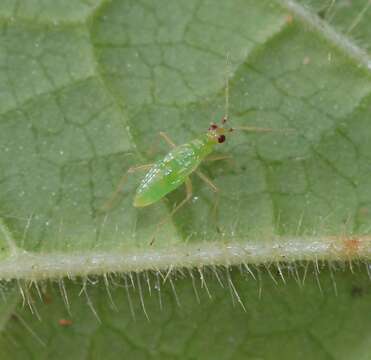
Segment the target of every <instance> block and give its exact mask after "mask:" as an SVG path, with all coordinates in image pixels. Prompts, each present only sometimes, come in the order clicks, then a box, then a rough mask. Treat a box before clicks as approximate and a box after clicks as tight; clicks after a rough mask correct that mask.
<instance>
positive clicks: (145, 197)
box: [133, 136, 214, 207]
mask: <svg viewBox="0 0 371 360" xmlns="http://www.w3.org/2000/svg"><path fill="white" fill-rule="evenodd" d="M213 146H214V145H213V144H212V143H211V142H210V141H209V140H208V138H207V136H204V137H202V138H199V139H196V140H193V141H191V142H189V143H187V144H183V145H180V146H177V147H176V148H174V149H173V150H172V151H170V152H169V153H168V154H167V155H166V156H165V158H164V159H162V160H160V161H157V162H156V163H155V164H154V165H153V167H152V168H151V169H150V170H149V171H148V173H147V174H146V176H145V177H144V179H143V180H142V182H141V183H140V185H139V187H138V189H137V192H136V194H135V198H134V202H133V205H134V206H135V207H144V206H147V205H150V204H153V203H154V202H156V201H158V200H160V199H161V198H163V197H164V196H165V195H167V194H168V193H170V192H171V191H173V190H175V189H176V188H177V187H179V186H180V185H181V184H183V183H184V181H185V179H186V178H187V176H189V175H190V174H191V173H192V172H193V171H195V170H196V169H197V167H198V165H199V164H200V162H201V161H202V160H203V159H204V158H205V156H207V155H208V154H210V152H211V151H212V150H213Z"/></svg>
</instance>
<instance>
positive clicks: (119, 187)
mask: <svg viewBox="0 0 371 360" xmlns="http://www.w3.org/2000/svg"><path fill="white" fill-rule="evenodd" d="M152 165H153V164H144V165H139V166H131V167H129V169H128V170H127V171H126V173H125V174H124V175H123V176H122V178H121V180H120V181H119V183H118V184H117V187H116V190H115V191H114V192H113V193H112V195H111V197H110V198H109V199H108V200H107V201H106V202H105V203H104V204H103V206H102V207H101V208H100V211H103V212H105V211H108V210H110V209H111V208H112V205H113V203H114V201H115V200H116V199H117V196H118V195H119V194H120V192H121V190H122V187H123V186H124V184H125V182H126V180H127V178H128V175H130V174H133V173H135V172H136V171H139V170H146V169H149V168H150V167H152Z"/></svg>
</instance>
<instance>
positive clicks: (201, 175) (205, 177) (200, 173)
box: [196, 170, 219, 193]
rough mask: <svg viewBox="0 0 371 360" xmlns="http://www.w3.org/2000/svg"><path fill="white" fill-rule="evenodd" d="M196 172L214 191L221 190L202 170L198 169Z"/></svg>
mask: <svg viewBox="0 0 371 360" xmlns="http://www.w3.org/2000/svg"><path fill="white" fill-rule="evenodd" d="M196 174H197V175H198V177H199V178H200V179H202V180H203V181H204V182H205V183H206V184H207V185H209V187H210V188H211V190H212V191H214V192H216V193H217V192H219V188H218V187H217V186H216V185H215V184H214V183H213V182H212V181H211V180H210V179H209V178H208V177H207V176H206V175H205V174H203V173H202V172H201V171H200V170H196Z"/></svg>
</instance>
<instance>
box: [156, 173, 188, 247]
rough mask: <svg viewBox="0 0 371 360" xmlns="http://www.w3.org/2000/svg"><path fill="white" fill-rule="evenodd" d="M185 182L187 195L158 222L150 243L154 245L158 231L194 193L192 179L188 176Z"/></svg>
mask: <svg viewBox="0 0 371 360" xmlns="http://www.w3.org/2000/svg"><path fill="white" fill-rule="evenodd" d="M184 184H185V188H186V197H185V198H184V199H183V200H182V201H181V202H180V203H179V204H178V205H177V206H176V207H175V208H174V209H173V210H172V211H171V213H170V214H169V215H166V217H165V218H164V219H163V220H161V221H160V222H159V223H158V224H157V227H156V230H155V232H154V233H153V235H152V239H151V242H150V243H149V244H150V245H153V243H154V242H155V240H156V235H157V233H158V232H159V230H160V229H161V228H162V227H163V226H164V225H165V224H166V222H167V221H169V219H170V218H171V217H172V216H174V214H175V213H176V212H177V211H178V210H179V209H180V208H181V207H183V206H184V205H185V204H186V203H187V202H188V201H189V200H190V199H191V197H192V193H193V192H192V182H191V179H190V178H189V177H187V178H186V180H185V182H184Z"/></svg>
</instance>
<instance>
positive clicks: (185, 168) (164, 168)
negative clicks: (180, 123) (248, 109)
mask: <svg viewBox="0 0 371 360" xmlns="http://www.w3.org/2000/svg"><path fill="white" fill-rule="evenodd" d="M225 99H226V100H225V115H224V117H223V118H222V121H221V124H220V125H217V124H215V123H212V124H211V125H210V127H209V128H208V130H207V131H206V133H204V134H203V135H201V136H199V137H198V138H196V139H194V140H191V141H190V142H188V143H185V144H182V145H179V146H177V145H175V144H174V142H173V141H172V140H171V139H170V137H169V136H168V135H167V134H165V133H164V132H160V136H161V137H162V138H163V139H164V140H165V141H166V142H167V143H168V144H169V146H170V147H171V148H172V149H171V150H170V152H169V153H168V154H167V155H166V156H165V157H164V158H163V159H161V160H158V161H157V162H155V163H153V164H146V165H140V166H136V167H132V168H129V170H128V171H127V173H133V172H135V171H137V170H145V169H149V170H148V172H147V173H146V175H145V176H144V178H143V179H142V181H141V183H140V184H139V186H138V188H137V190H136V193H135V196H134V200H133V206H134V207H137V208H142V207H145V206H149V205H151V204H154V203H156V202H158V201H159V200H161V199H162V198H163V197H164V196H166V195H167V194H169V193H170V192H172V191H174V190H175V189H177V188H178V187H179V186H181V185H182V184H185V188H186V197H185V198H184V199H183V201H181V202H180V203H179V204H177V206H175V208H174V209H173V210H172V211H171V213H170V215H169V217H171V216H172V215H174V214H175V213H176V212H177V211H178V210H179V209H180V208H181V207H182V206H183V205H184V204H186V203H187V202H188V201H189V200H190V199H191V198H192V182H191V179H190V175H191V174H193V173H195V174H196V175H198V176H199V177H200V178H201V179H202V180H203V181H204V182H205V183H206V184H207V185H208V186H209V187H210V188H211V189H212V190H213V191H214V192H218V191H219V189H218V188H217V186H216V185H214V183H213V182H212V181H211V180H210V179H209V178H208V177H207V176H206V175H204V174H203V173H202V172H201V171H200V170H199V169H198V168H199V166H200V164H201V163H202V162H203V161H204V160H206V159H207V160H221V159H226V158H229V156H215V157H210V154H212V152H213V151H214V150H215V147H216V146H218V145H219V144H223V143H224V142H225V141H226V139H227V135H228V134H230V133H232V132H233V131H235V130H244V131H250V132H257V131H260V132H269V131H273V129H269V128H258V127H249V126H243V127H238V128H232V127H226V125H227V123H228V99H229V84H228V77H226V86H225ZM124 178H125V177H124ZM124 178H123V179H124ZM123 181H124V180H122V181H121V182H120V184H119V185H118V188H117V190H116V191H115V193H114V194H113V196H112V198H111V200H110V201H109V202H108V204H109V205H108V207H110V204H111V203H112V200H113V199H114V198H115V197H116V195H117V194H118V193H119V192H120V191H121V188H122V185H123ZM106 207H107V206H106ZM167 218H168V217H167ZM167 218H166V219H167ZM166 219H164V220H163V221H161V222H160V223H159V224H158V226H157V230H156V233H157V231H158V230H159V229H160V227H161V226H162V225H163V224H164V223H165V221H166ZM152 242H153V240H152V241H151V243H152Z"/></svg>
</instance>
